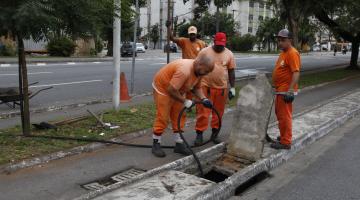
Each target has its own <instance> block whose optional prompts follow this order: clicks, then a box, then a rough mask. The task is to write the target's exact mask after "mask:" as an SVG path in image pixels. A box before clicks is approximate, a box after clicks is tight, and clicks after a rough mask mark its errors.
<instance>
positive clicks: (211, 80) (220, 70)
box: [195, 47, 236, 132]
mask: <svg viewBox="0 0 360 200" xmlns="http://www.w3.org/2000/svg"><path fill="white" fill-rule="evenodd" d="M200 54H206V55H208V56H209V57H212V58H214V62H215V68H214V70H213V71H212V72H211V73H210V74H208V75H206V76H204V77H203V79H202V82H201V85H202V86H201V88H202V90H203V92H204V94H205V96H206V98H208V99H209V100H210V101H211V102H212V103H213V106H214V108H215V109H216V110H217V111H218V112H219V115H220V118H222V116H223V114H224V110H225V104H226V102H227V97H228V89H227V88H228V85H227V84H228V76H229V75H228V70H229V69H234V68H235V65H236V64H235V59H234V55H233V53H232V52H231V51H230V50H228V49H227V48H225V50H224V51H223V52H221V53H216V52H215V51H214V50H213V49H212V47H206V48H205V49H203V50H202V51H201V52H200V53H199V55H200ZM210 114H211V115H212V119H211V128H216V129H217V128H219V120H218V118H217V115H216V114H215V112H213V111H211V109H208V108H205V107H204V106H203V105H202V104H197V105H196V127H195V130H196V131H202V132H203V131H205V130H206V129H207V128H208V124H209V118H210Z"/></svg>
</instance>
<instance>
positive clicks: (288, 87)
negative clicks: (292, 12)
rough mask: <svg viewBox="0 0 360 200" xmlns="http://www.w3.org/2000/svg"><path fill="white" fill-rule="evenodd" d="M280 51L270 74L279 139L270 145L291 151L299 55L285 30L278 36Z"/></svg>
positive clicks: (299, 63)
mask: <svg viewBox="0 0 360 200" xmlns="http://www.w3.org/2000/svg"><path fill="white" fill-rule="evenodd" d="M277 38H278V44H279V48H280V49H281V50H282V52H281V54H280V56H279V58H278V60H277V61H276V65H275V69H274V71H273V74H272V80H273V85H274V87H275V92H276V97H275V113H276V117H277V119H278V122H279V129H280V137H278V139H277V141H275V142H274V143H273V144H271V147H272V148H274V149H291V142H292V110H293V107H292V102H293V101H294V99H295V96H296V95H297V90H298V81H299V78H300V67H301V61H300V54H299V52H298V51H297V50H296V49H295V48H294V47H293V46H292V34H291V32H289V31H288V30H287V29H283V30H281V31H280V32H279V33H278V35H277Z"/></svg>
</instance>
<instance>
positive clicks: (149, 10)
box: [146, 0, 151, 49]
mask: <svg viewBox="0 0 360 200" xmlns="http://www.w3.org/2000/svg"><path fill="white" fill-rule="evenodd" d="M146 4H147V15H148V18H147V46H148V49H150V29H151V0H147V3H146Z"/></svg>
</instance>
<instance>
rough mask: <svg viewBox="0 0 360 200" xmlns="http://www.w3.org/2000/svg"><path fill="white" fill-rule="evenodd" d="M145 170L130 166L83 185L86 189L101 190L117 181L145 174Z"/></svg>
mask: <svg viewBox="0 0 360 200" xmlns="http://www.w3.org/2000/svg"><path fill="white" fill-rule="evenodd" d="M144 172H146V171H145V170H142V169H135V168H130V169H127V170H125V171H121V172H117V173H115V174H112V175H110V176H106V177H104V178H101V179H98V180H96V181H93V182H91V183H86V184H83V185H81V186H82V187H83V188H84V189H86V190H100V189H103V188H106V187H108V186H111V185H113V184H115V183H121V182H125V181H128V180H130V179H132V178H134V177H136V176H139V175H141V174H143V173H144Z"/></svg>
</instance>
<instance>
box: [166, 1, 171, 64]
mask: <svg viewBox="0 0 360 200" xmlns="http://www.w3.org/2000/svg"><path fill="white" fill-rule="evenodd" d="M170 13H171V0H168V4H167V20H171V25H172V19H171V15H170ZM171 25H170V26H168V27H167V38H166V40H167V41H166V62H167V63H169V62H170V34H171V33H170V31H171Z"/></svg>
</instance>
